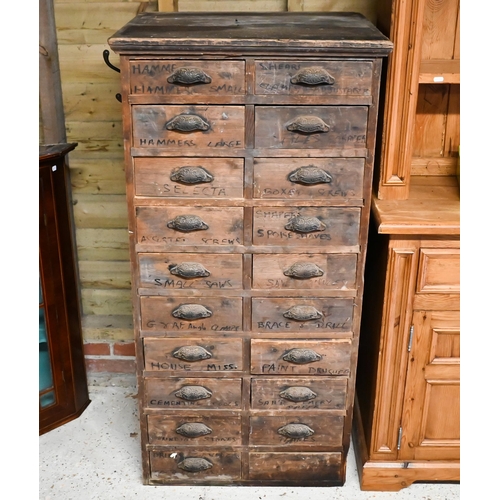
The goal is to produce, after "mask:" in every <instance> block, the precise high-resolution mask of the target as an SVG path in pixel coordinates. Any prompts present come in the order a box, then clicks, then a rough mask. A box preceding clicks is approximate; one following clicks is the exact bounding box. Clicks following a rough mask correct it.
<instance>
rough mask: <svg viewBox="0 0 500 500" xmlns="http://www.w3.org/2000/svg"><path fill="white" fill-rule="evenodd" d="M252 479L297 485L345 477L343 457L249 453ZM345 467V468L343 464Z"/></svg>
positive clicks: (325, 454)
mask: <svg viewBox="0 0 500 500" xmlns="http://www.w3.org/2000/svg"><path fill="white" fill-rule="evenodd" d="M248 460H249V479H257V480H261V481H273V482H275V481H287V483H295V484H297V485H302V484H308V483H313V484H315V485H316V484H317V483H318V481H330V482H331V481H335V479H336V478H338V480H339V483H340V482H341V480H342V477H343V472H342V470H343V466H342V453H340V452H336V453H258V452H250V453H249V457H248ZM344 466H345V464H344Z"/></svg>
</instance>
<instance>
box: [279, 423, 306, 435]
mask: <svg viewBox="0 0 500 500" xmlns="http://www.w3.org/2000/svg"><path fill="white" fill-rule="evenodd" d="M278 434H281V435H282V436H285V437H287V438H291V439H304V438H307V437H310V436H312V435H313V434H314V431H313V430H312V429H311V428H310V427H309V426H308V425H306V424H299V423H297V424H295V423H294V424H287V425H284V426H283V427H280V428H279V429H278Z"/></svg>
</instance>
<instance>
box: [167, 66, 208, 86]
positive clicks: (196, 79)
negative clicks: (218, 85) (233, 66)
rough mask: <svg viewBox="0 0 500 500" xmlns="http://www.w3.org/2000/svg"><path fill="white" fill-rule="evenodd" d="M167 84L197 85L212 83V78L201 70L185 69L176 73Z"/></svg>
mask: <svg viewBox="0 0 500 500" xmlns="http://www.w3.org/2000/svg"><path fill="white" fill-rule="evenodd" d="M167 82H168V83H174V84H181V85H194V84H196V83H211V82H212V78H211V77H210V76H209V75H207V74H206V73H205V72H204V71H203V70H202V69H200V68H194V67H183V68H179V69H177V70H176V71H174V72H173V73H172V74H171V75H170V76H169V77H168V78H167Z"/></svg>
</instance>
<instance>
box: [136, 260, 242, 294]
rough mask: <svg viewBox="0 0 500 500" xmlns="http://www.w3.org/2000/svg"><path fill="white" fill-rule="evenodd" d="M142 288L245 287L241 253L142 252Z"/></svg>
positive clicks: (197, 288)
mask: <svg viewBox="0 0 500 500" xmlns="http://www.w3.org/2000/svg"><path fill="white" fill-rule="evenodd" d="M137 257H138V260H139V287H140V288H144V289H148V290H149V289H151V290H156V291H160V290H207V291H208V290H222V289H226V290H233V289H236V288H242V286H243V285H242V277H243V267H242V256H241V255H231V254H207V253H139V254H138V255H137Z"/></svg>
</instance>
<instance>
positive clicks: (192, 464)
mask: <svg viewBox="0 0 500 500" xmlns="http://www.w3.org/2000/svg"><path fill="white" fill-rule="evenodd" d="M177 467H179V469H182V470H185V471H186V472H201V471H204V470H207V469H211V468H212V467H213V464H212V462H210V461H209V460H207V459H206V458H199V457H187V458H185V459H184V460H183V461H182V462H179V463H178V464H177Z"/></svg>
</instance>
